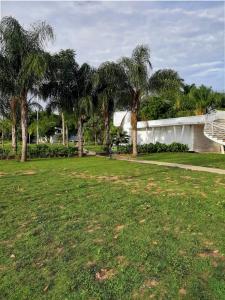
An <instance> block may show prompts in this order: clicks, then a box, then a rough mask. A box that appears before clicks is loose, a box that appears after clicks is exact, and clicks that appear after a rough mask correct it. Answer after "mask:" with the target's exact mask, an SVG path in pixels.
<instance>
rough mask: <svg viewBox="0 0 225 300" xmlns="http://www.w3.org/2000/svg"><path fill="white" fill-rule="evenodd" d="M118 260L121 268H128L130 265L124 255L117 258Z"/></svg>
mask: <svg viewBox="0 0 225 300" xmlns="http://www.w3.org/2000/svg"><path fill="white" fill-rule="evenodd" d="M116 260H117V262H118V264H119V265H120V266H121V267H126V266H128V265H129V263H128V260H127V258H126V257H125V256H123V255H119V256H117V257H116Z"/></svg>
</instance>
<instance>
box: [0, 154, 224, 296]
mask: <svg viewBox="0 0 225 300" xmlns="http://www.w3.org/2000/svg"><path fill="white" fill-rule="evenodd" d="M220 157H221V158H222V156H220ZM0 176H1V177H0V191H1V193H0V200H1V204H0V205H1V206H0V214H1V216H0V239H1V248H0V249H1V250H0V274H1V278H0V295H1V296H0V298H1V299H35V300H36V299H116V300H117V299H151V298H155V299H210V300H211V299H224V295H225V257H224V254H225V176H222V175H215V174H208V173H198V172H192V171H187V170H182V169H174V168H167V167H159V166H155V165H142V164H132V163H129V162H125V161H115V160H108V159H106V158H96V157H93V158H83V159H78V158H70V159H43V160H33V161H30V162H27V163H24V164H21V163H19V162H15V161H1V162H0Z"/></svg>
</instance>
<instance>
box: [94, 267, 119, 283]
mask: <svg viewBox="0 0 225 300" xmlns="http://www.w3.org/2000/svg"><path fill="white" fill-rule="evenodd" d="M115 275H116V271H115V270H113V269H101V270H100V271H99V272H96V274H95V279H96V280H97V281H104V280H109V279H111V278H112V277H113V276H115Z"/></svg>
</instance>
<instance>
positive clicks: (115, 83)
mask: <svg viewBox="0 0 225 300" xmlns="http://www.w3.org/2000/svg"><path fill="white" fill-rule="evenodd" d="M124 79H125V78H124V72H123V69H122V68H121V66H120V65H119V64H116V63H114V62H105V63H103V64H101V65H100V67H99V68H98V70H97V72H96V78H95V80H96V82H95V83H96V84H97V87H96V89H95V92H96V94H97V98H98V104H99V106H100V111H101V113H102V114H103V119H104V127H105V138H104V143H105V146H106V151H107V153H109V147H110V130H109V129H110V126H109V125H110V120H111V117H112V114H113V112H114V109H115V107H116V105H117V102H118V99H119V98H120V93H121V90H122V88H123V86H122V85H123V82H124Z"/></svg>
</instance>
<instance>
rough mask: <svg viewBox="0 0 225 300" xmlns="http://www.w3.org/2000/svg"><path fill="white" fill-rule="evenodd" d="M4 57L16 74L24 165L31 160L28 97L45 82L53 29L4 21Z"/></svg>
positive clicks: (2, 37) (2, 34)
mask: <svg viewBox="0 0 225 300" xmlns="http://www.w3.org/2000/svg"><path fill="white" fill-rule="evenodd" d="M0 34H1V54H2V56H4V57H6V58H7V60H8V62H10V63H9V66H10V70H12V72H11V74H13V82H14V85H13V86H14V88H15V94H14V96H16V97H19V101H20V110H21V129H22V150H21V161H26V159H27V138H28V131H27V130H28V103H27V95H28V93H29V92H32V90H33V89H34V88H35V87H36V86H37V85H38V84H39V83H40V81H41V80H42V79H43V77H44V74H45V70H46V66H47V55H46V54H45V53H44V51H43V47H44V44H45V42H46V41H47V40H49V39H53V31H52V28H51V27H50V26H49V25H47V24H46V23H44V22H41V23H37V24H34V25H33V26H32V27H31V29H30V30H25V29H24V28H23V27H22V26H21V25H20V24H19V22H18V21H17V20H15V19H14V18H12V17H4V18H3V19H2V21H1V23H0Z"/></svg>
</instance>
